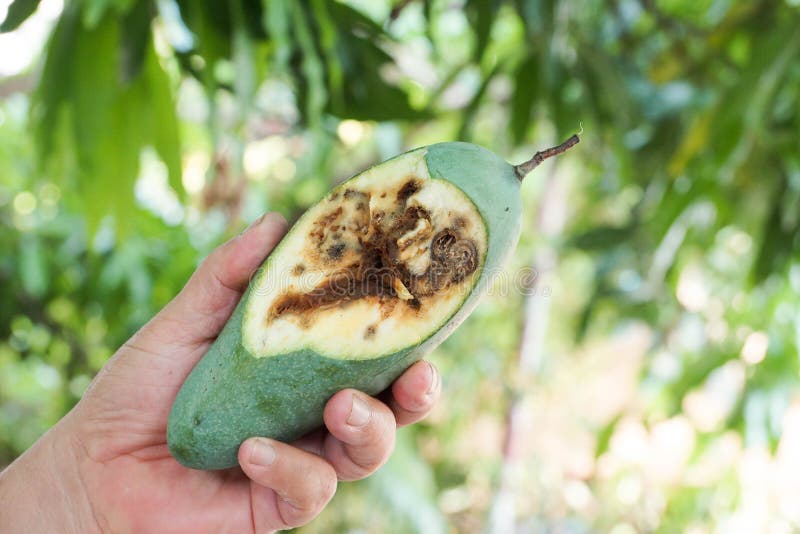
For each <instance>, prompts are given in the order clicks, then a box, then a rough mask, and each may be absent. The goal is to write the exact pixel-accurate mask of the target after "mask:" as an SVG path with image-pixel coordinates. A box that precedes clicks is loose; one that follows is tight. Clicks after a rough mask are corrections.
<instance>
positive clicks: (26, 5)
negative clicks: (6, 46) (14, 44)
mask: <svg viewBox="0 0 800 534" xmlns="http://www.w3.org/2000/svg"><path fill="white" fill-rule="evenodd" d="M39 2H40V0H14V2H12V3H11V5H10V6H8V13H6V18H5V20H4V21H3V23H2V24H0V33H6V32H10V31H14V30H16V29H17V28H19V26H20V24H22V23H23V22H25V21H26V20H27V19H28V17H30V16H31V15H33V12H34V11H36V8H37V7H39Z"/></svg>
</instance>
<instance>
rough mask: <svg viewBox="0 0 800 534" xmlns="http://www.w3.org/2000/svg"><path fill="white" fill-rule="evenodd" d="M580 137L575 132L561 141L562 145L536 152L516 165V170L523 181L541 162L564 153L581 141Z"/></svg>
mask: <svg viewBox="0 0 800 534" xmlns="http://www.w3.org/2000/svg"><path fill="white" fill-rule="evenodd" d="M580 140H581V139H580V137H578V134H573V135H572V136H571V137H570V138H569V139H567V140H566V141H564V142H563V143H561V144H560V145H556V146H554V147H550V148H546V149H544V150H540V151H539V152H537V153H536V154H534V155H533V157H532V158H531V159H529V160H528V161H525V162H523V163H520V164H519V165H515V166H514V172H515V173H516V175H517V178H519V181H520V182H521V181H522V180H523V178H525V176H527V175H528V173H529V172H531V171H532V170H533V169H535V168H536V167H538V166H539V164H540V163H541V162H543V161H544V160H546V159H548V158H552V157H553V156H558V155H559V154H563V153H564V152H566V151H567V150H569V149H570V148H572V147H574V146H575V145H577V144H578V143H579V142H580Z"/></svg>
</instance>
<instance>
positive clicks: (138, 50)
mask: <svg viewBox="0 0 800 534" xmlns="http://www.w3.org/2000/svg"><path fill="white" fill-rule="evenodd" d="M151 19H152V13H151V11H150V4H149V2H137V3H136V5H135V7H134V8H133V9H132V10H131V11H130V12H129V13H128V14H127V15H125V16H124V17H123V19H122V37H121V41H122V42H121V47H122V50H121V58H120V62H121V67H120V72H121V75H120V77H121V78H122V82H123V83H130V82H131V81H133V80H134V79H135V78H136V77H137V76H138V75H139V72H140V71H141V70H142V64H143V63H144V58H145V54H146V52H147V45H148V43H150V21H151Z"/></svg>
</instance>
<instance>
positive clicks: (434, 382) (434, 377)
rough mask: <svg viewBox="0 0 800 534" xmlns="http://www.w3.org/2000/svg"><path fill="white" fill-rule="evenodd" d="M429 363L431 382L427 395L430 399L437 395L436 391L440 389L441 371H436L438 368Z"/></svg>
mask: <svg viewBox="0 0 800 534" xmlns="http://www.w3.org/2000/svg"><path fill="white" fill-rule="evenodd" d="M427 363H428V370H429V372H430V375H431V376H430V382H429V383H428V391H427V392H426V395H428V396H429V397H430V396H432V395H433V394H434V393H436V389H437V388H438V387H439V370H438V369H436V366H435V365H433V364H432V363H430V362H427Z"/></svg>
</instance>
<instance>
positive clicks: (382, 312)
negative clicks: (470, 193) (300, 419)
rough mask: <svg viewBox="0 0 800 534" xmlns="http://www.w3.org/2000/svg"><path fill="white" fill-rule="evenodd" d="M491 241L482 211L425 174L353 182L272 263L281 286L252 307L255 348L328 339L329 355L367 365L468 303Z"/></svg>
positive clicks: (315, 211) (313, 214)
mask: <svg viewBox="0 0 800 534" xmlns="http://www.w3.org/2000/svg"><path fill="white" fill-rule="evenodd" d="M485 233H486V232H485V227H484V225H483V221H482V219H481V218H480V216H479V214H478V213H477V210H476V209H475V207H474V205H473V204H472V203H471V202H470V201H469V200H468V199H467V198H466V196H465V195H464V194H463V193H462V192H461V191H460V190H458V189H457V188H456V187H455V186H453V185H452V184H449V183H448V182H444V181H442V180H431V179H429V178H428V177H427V176H426V175H425V173H420V172H412V173H403V174H400V175H399V176H396V177H392V178H390V179H381V180H375V184H372V183H370V181H369V180H359V178H356V179H354V180H351V181H350V182H348V183H346V184H344V186H343V187H340V188H338V189H337V190H335V191H334V192H333V193H331V194H330V195H329V196H328V197H327V198H326V199H324V200H323V201H322V202H320V203H319V204H318V205H317V206H315V207H314V208H312V210H311V211H310V212H309V213H308V214H307V215H306V216H304V217H303V218H302V219H301V221H299V222H298V224H297V225H296V227H295V228H294V229H293V230H292V231H291V232H290V235H289V236H287V239H288V240H289V242H288V243H287V245H288V249H289V250H285V247H284V246H281V248H280V249H279V251H278V252H277V255H278V256H279V257H278V258H271V261H270V264H271V265H273V267H272V268H271V269H268V270H267V273H265V274H266V275H269V274H270V273H272V274H273V275H274V277H275V279H280V280H281V281H282V282H283V283H280V284H275V283H274V280H273V284H270V287H265V290H264V291H262V292H261V294H257V296H256V297H255V299H253V300H255V301H258V307H256V305H254V304H253V303H252V302H250V303H249V308H250V309H249V311H248V319H249V322H250V323H252V325H251V329H256V328H259V327H260V332H250V334H251V335H250V336H249V337H250V338H255V339H251V344H252V345H255V346H256V348H261V349H262V350H261V352H270V353H271V352H274V351H275V348H276V347H281V348H284V347H283V346H284V345H288V346H287V347H285V348H295V347H299V346H301V345H303V344H316V345H317V346H320V345H326V340H327V342H328V343H332V344H335V345H336V346H334V347H330V346H328V347H320V348H323V350H326V352H331V350H333V351H334V352H336V351H337V350H338V351H341V352H343V354H341V356H340V357H367V356H366V355H367V354H376V355H377V354H380V353H381V352H383V351H384V350H391V349H392V348H393V347H398V346H401V345H402V344H403V343H409V342H413V341H414V338H417V337H420V336H424V335H427V334H428V333H429V332H430V331H431V329H432V328H436V327H437V326H439V325H440V323H441V322H442V321H443V320H446V318H447V317H449V315H451V314H452V313H453V312H454V311H455V309H457V307H458V305H459V304H460V303H461V302H462V301H463V300H464V298H466V296H468V294H469V292H470V290H471V288H472V285H473V283H474V279H475V277H476V276H477V275H478V273H479V271H480V268H479V267H480V265H482V263H483V257H484V255H485V252H486V235H485ZM275 267H280V269H276V268H275ZM279 271H280V272H279ZM283 271H286V273H285V274H282V273H283ZM264 278H267V276H265V277H264ZM275 286H277V287H275ZM259 308H260V309H259ZM258 316H260V317H261V319H260V325H257V324H256V323H255V321H256V320H257V317H258ZM403 338H405V339H403ZM253 342H254V343H253ZM360 342H361V343H360ZM370 345H374V346H370ZM259 346H260V347H259ZM376 351H377V353H376ZM360 353H364V354H363V355H362V354H360Z"/></svg>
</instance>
